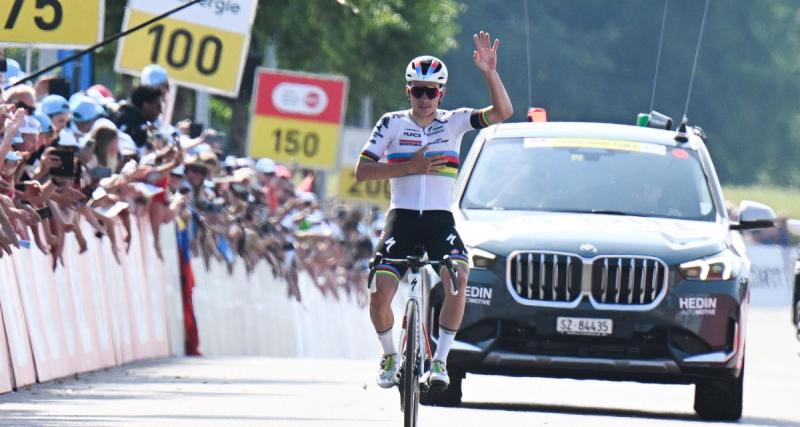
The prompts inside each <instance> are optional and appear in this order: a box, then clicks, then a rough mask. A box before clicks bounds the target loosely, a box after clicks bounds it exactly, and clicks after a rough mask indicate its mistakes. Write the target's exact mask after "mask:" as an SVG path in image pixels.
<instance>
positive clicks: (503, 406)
mask: <svg viewBox="0 0 800 427" xmlns="http://www.w3.org/2000/svg"><path fill="white" fill-rule="evenodd" d="M461 408H467V409H480V410H495V411H518V412H544V413H554V414H569V415H594V416H607V417H624V418H642V419H651V420H673V421H691V422H697V423H706V422H708V421H706V420H703V419H701V418H699V417H697V416H696V415H694V414H687V413H681V412H648V411H640V410H635V409H619V408H597V407H590V406H572V405H548V404H536V403H507V402H502V403H499V402H463V403H462V404H461ZM739 423H740V424H743V425H753V426H765V427H766V426H770V427H797V421H790V420H781V419H776V418H763V417H743V418H742V419H741V420H740V421H739Z"/></svg>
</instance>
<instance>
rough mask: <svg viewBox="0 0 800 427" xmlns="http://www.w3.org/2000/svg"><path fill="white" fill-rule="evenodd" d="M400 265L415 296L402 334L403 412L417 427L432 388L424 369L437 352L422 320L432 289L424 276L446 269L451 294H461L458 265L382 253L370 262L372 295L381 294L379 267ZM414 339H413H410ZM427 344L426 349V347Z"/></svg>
mask: <svg viewBox="0 0 800 427" xmlns="http://www.w3.org/2000/svg"><path fill="white" fill-rule="evenodd" d="M382 263H385V264H396V265H401V266H406V267H408V269H409V271H408V278H407V279H406V280H407V281H408V283H409V284H410V285H411V293H410V294H409V296H408V300H406V305H405V315H404V317H403V323H402V324H403V330H402V333H401V334H400V347H399V348H401V349H403V357H402V363H401V365H400V375H399V380H398V382H397V386H398V389H399V391H400V410H401V411H403V425H404V426H405V427H414V426H416V425H417V413H418V411H419V396H420V392H421V391H422V392H424V391H427V387H428V385H427V384H426V383H425V384H420V377H422V375H423V370H427V369H429V367H430V363H431V359H432V358H433V352H432V351H431V344H430V341H429V340H428V337H429V335H428V331H427V330H426V328H425V324H424V321H423V319H422V316H421V313H422V307H423V302H424V301H423V291H422V290H423V289H428V288H429V284H428V275H427V274H423V273H422V269H424V268H425V267H426V266H428V265H430V266H431V267H433V268H434V269H436V268H439V269H441V267H446V268H447V271H448V272H449V274H450V279H451V280H450V284H451V285H450V293H451V294H453V295H458V288H457V287H456V286H457V285H456V283H457V282H456V278H457V277H458V273H457V271H456V267H455V263H454V262H453V260H452V259H451V258H450V256H449V255H445V257H444V258H443V259H442V260H441V261H431V260H429V259H428V258H427V254H423V256H408V257H406V258H405V259H395V258H384V257H383V256H382V255H380V254H378V255H376V256H375V257H373V258H372V259H370V261H369V279H368V281H367V283H368V284H369V289H370V292H371V293H374V292H376V291H377V285H376V283H375V280H374V278H375V266H377V265H379V264H382ZM409 337H411V339H409ZM422 344H424V349H423V345H422Z"/></svg>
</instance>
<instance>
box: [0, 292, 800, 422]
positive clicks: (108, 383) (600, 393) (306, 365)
mask: <svg viewBox="0 0 800 427" xmlns="http://www.w3.org/2000/svg"><path fill="white" fill-rule="evenodd" d="M793 335H794V334H793V330H792V327H791V325H790V323H789V320H788V314H787V312H786V310H783V309H780V310H776V309H766V308H764V309H754V310H751V317H750V330H749V332H748V340H749V341H748V347H749V349H748V351H749V353H748V372H747V376H746V382H745V407H744V417H743V418H742V421H741V423H740V424H741V425H748V426H800V408H799V407H798V402H800V400H798V396H800V357H798V351H800V345H799V344H798V343H797V341H796V340H795V338H794V336H793ZM376 363H377V362H376V361H373V360H369V361H341V360H310V359H270V358H183V359H167V360H154V361H147V362H140V363H136V364H132V365H128V366H125V367H122V368H115V369H111V370H106V371H100V372H95V373H90V374H85V375H81V376H80V377H78V378H70V379H66V380H61V381H57V382H53V383H49V384H40V385H36V386H33V387H31V388H29V389H26V390H21V391H19V392H16V393H11V394H6V395H3V396H0V425H21V426H34V425H35V426H40V425H53V426H101V425H102V426H107V425H137V426H139V425H170V426H184V425H185V426H206V425H224V426H237V425H258V426H342V427H344V426H397V425H401V413H400V411H399V405H398V397H397V392H396V391H395V390H388V391H387V390H382V389H379V388H378V387H377V386H376V385H375V384H374V382H373V380H372V378H373V375H374V373H375V368H376ZM692 395H693V386H674V385H671V386H664V385H646V384H636V383H612V382H603V381H571V380H551V379H518V378H506V377H485V376H468V377H467V379H466V381H465V382H464V400H465V404H464V407H462V408H456V409H450V408H433V407H423V408H422V411H421V414H420V421H421V425H423V426H428V425H431V426H436V425H440V426H443V425H457V426H565V427H566V426H569V427H574V426H615V427H616V426H682V425H691V426H701V425H706V424H705V423H704V422H702V421H701V420H699V419H697V418H696V417H695V415H694V412H693V411H692ZM712 424H713V423H709V425H712Z"/></svg>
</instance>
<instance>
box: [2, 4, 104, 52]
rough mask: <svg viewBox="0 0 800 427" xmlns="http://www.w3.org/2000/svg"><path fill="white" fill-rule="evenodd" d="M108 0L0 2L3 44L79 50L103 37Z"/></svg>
mask: <svg viewBox="0 0 800 427" xmlns="http://www.w3.org/2000/svg"><path fill="white" fill-rule="evenodd" d="M104 17H105V0H3V1H0V41H2V42H3V43H10V44H24V45H31V44H33V45H36V47H50V46H52V47H78V46H88V45H92V44H95V43H97V42H98V41H100V40H101V39H102V37H103V25H104Z"/></svg>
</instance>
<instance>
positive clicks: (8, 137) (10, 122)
mask: <svg viewBox="0 0 800 427" xmlns="http://www.w3.org/2000/svg"><path fill="white" fill-rule="evenodd" d="M3 120H5V123H4V127H5V134H4V135H3V139H2V141H0V167H2V166H3V165H4V164H5V161H6V160H5V159H6V154H8V153H9V152H10V151H11V143H12V142H13V141H14V136H16V134H17V129H19V127H20V126H22V122H23V121H24V120H25V110H23V109H22V108H20V109H17V110H16V111H14V113H13V114H12V115H10V116H9V117H6V118H4V119H3Z"/></svg>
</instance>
